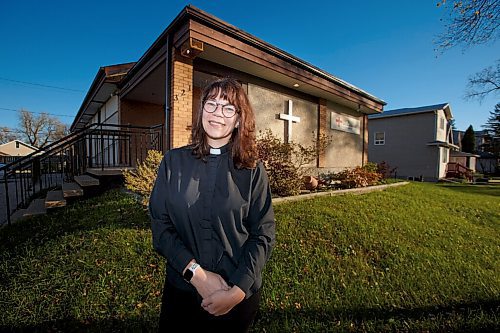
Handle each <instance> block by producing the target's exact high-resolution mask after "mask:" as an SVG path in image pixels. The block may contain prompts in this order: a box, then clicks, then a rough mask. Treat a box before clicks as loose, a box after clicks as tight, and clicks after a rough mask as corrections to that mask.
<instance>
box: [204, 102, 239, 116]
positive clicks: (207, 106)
mask: <svg viewBox="0 0 500 333" xmlns="http://www.w3.org/2000/svg"><path fill="white" fill-rule="evenodd" d="M219 105H220V106H221V108H222V115H223V116H224V117H226V118H231V117H233V116H234V115H235V114H236V113H237V111H236V107H235V106H234V105H232V104H221V103H217V102H216V101H213V100H210V99H209V100H208V101H205V103H204V104H203V110H205V111H207V112H208V113H214V112H215V110H217V107H218V106H219Z"/></svg>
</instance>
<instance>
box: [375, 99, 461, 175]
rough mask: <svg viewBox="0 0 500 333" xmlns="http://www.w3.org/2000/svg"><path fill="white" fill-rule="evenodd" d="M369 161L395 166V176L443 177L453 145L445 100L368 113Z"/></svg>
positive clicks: (449, 111) (449, 113) (448, 110)
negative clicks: (420, 105)
mask: <svg viewBox="0 0 500 333" xmlns="http://www.w3.org/2000/svg"><path fill="white" fill-rule="evenodd" d="M368 119H369V144H368V147H369V155H368V157H369V160H370V162H375V163H380V162H386V163H388V164H389V166H390V167H391V168H397V169H396V173H397V176H398V177H402V178H410V179H422V180H426V181H437V180H438V179H440V178H443V177H445V176H446V170H447V164H448V162H449V155H450V149H455V150H456V149H458V147H457V146H456V145H454V144H453V138H452V135H451V128H450V126H449V121H450V120H451V119H452V114H451V109H450V105H449V104H448V103H444V104H437V105H429V106H423V107H417V108H405V109H397V110H389V111H384V112H383V113H381V114H376V115H370V116H368Z"/></svg>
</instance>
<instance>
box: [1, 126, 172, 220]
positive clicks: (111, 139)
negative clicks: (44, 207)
mask: <svg viewBox="0 0 500 333" xmlns="http://www.w3.org/2000/svg"><path fill="white" fill-rule="evenodd" d="M149 149H156V150H160V151H163V125H162V124H160V125H155V126H151V127H147V126H133V125H115V124H90V125H88V126H86V127H84V128H82V129H80V130H78V131H75V132H73V133H71V134H69V135H67V136H66V137H64V138H62V139H60V140H58V141H55V142H53V143H51V144H49V145H47V146H45V147H43V151H42V152H40V151H37V152H34V153H31V154H29V155H27V156H24V157H22V158H19V159H18V160H16V161H14V162H12V163H9V164H7V165H5V166H3V167H2V168H0V170H3V178H4V182H5V202H6V208H7V211H6V214H7V222H8V224H9V225H10V224H11V216H12V214H13V213H14V212H15V211H17V210H18V209H20V208H21V207H24V206H27V205H28V204H29V202H30V201H31V199H32V198H33V197H34V196H36V195H38V194H39V193H40V192H42V191H44V190H47V189H50V188H53V187H54V186H59V185H61V184H62V182H64V181H65V180H71V179H72V178H73V177H74V176H75V175H77V174H81V173H84V172H85V171H86V170H87V169H88V168H90V167H94V166H97V167H100V168H101V169H104V168H107V167H117V166H120V167H121V166H134V165H135V163H140V162H141V161H142V160H144V159H145V157H146V153H147V150H149ZM9 180H11V181H12V182H13V184H11V185H14V189H13V190H12V192H13V193H12V198H11V197H10V196H9ZM14 190H15V192H14ZM14 197H15V198H14ZM11 199H15V200H14V201H13V202H11ZM11 206H12V207H11ZM12 208H13V209H12ZM0 224H1V221H0Z"/></svg>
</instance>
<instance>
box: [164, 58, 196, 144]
mask: <svg viewBox="0 0 500 333" xmlns="http://www.w3.org/2000/svg"><path fill="white" fill-rule="evenodd" d="M173 52H174V54H173V63H172V77H171V87H172V90H171V91H172V95H171V99H170V101H171V109H170V126H169V127H170V133H169V135H170V143H171V148H176V147H180V146H184V145H186V144H188V143H189V142H190V140H191V129H192V123H193V61H192V60H191V59H188V58H185V57H183V56H181V55H180V54H179V53H178V52H176V51H173Z"/></svg>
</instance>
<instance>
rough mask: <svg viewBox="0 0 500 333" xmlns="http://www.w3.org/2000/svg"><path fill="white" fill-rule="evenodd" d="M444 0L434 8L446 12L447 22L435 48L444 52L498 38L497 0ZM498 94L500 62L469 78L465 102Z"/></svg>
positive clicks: (499, 11) (499, 16) (499, 3)
mask: <svg viewBox="0 0 500 333" xmlns="http://www.w3.org/2000/svg"><path fill="white" fill-rule="evenodd" d="M452 3H453V5H451V1H450V2H448V3H447V2H446V0H441V1H439V2H438V3H437V6H438V7H444V8H448V9H449V17H448V21H447V22H448V23H447V24H446V25H445V31H444V32H443V33H442V34H441V35H439V36H438V39H437V41H436V45H437V49H438V50H440V51H441V52H444V51H445V50H447V49H450V48H452V47H455V46H458V45H461V46H462V48H463V50H465V49H466V48H468V47H471V46H474V45H479V44H484V43H487V42H492V43H493V42H495V41H496V40H497V39H499V38H500V0H462V1H453V2H452ZM499 91H500V60H497V63H496V66H489V67H486V68H485V69H483V70H482V71H480V72H477V73H476V74H474V75H471V76H470V77H469V82H468V84H467V90H466V92H465V98H466V99H477V100H479V102H482V100H483V99H484V98H485V97H486V96H487V95H488V94H490V93H498V92H499Z"/></svg>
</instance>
